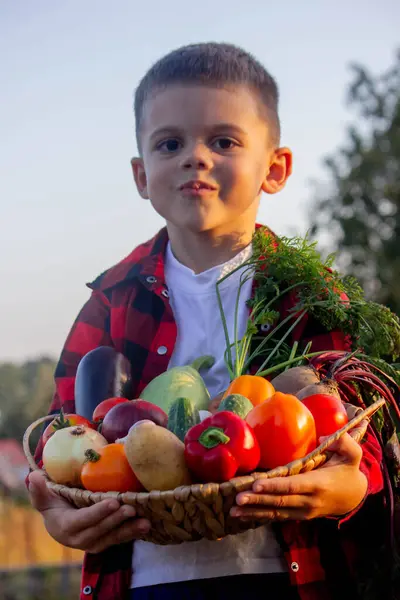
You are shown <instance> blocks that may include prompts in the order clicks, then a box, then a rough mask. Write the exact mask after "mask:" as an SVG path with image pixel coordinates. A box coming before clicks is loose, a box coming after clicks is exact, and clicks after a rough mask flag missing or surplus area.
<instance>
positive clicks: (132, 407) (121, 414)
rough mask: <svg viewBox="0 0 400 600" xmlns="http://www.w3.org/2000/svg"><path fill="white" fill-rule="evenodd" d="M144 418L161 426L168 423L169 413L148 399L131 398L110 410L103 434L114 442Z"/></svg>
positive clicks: (103, 427) (103, 426) (108, 440)
mask: <svg viewBox="0 0 400 600" xmlns="http://www.w3.org/2000/svg"><path fill="white" fill-rule="evenodd" d="M143 419H148V420H149V421H153V423H155V424H156V425H160V426H161V427H166V426H167V424H168V415H167V414H166V413H165V412H164V411H163V410H162V409H161V408H159V407H158V406H156V405H155V404H152V403H151V402H147V400H140V399H139V400H130V401H128V402H123V403H122V404H116V405H115V406H113V407H112V408H111V409H110V410H109V411H108V413H107V414H106V415H105V417H104V420H103V423H102V425H101V434H102V435H103V436H104V437H105V438H106V440H107V442H109V443H110V444H112V443H114V442H115V440H117V439H121V438H123V437H125V436H126V435H127V434H128V431H129V429H130V428H131V427H132V425H134V424H135V423H137V421H142V420H143Z"/></svg>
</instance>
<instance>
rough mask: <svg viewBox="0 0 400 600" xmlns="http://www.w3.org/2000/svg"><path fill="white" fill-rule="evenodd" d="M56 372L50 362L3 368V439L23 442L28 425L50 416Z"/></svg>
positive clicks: (0, 395)
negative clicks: (47, 415)
mask: <svg viewBox="0 0 400 600" xmlns="http://www.w3.org/2000/svg"><path fill="white" fill-rule="evenodd" d="M54 369H55V362H54V361H52V360H51V359H49V358H41V359H38V360H32V361H28V362H25V363H23V364H21V365H16V364H12V363H3V364H0V438H15V439H17V440H19V441H21V440H22V436H23V434H24V432H25V430H26V428H27V427H28V425H30V423H32V422H33V421H34V420H35V419H38V418H39V417H43V416H44V415H46V414H47V413H48V409H49V406H50V401H51V398H52V395H53V390H54V379H53V374H54ZM39 429H40V428H39ZM38 433H39V432H38ZM36 437H37V436H36Z"/></svg>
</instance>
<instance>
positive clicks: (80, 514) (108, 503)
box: [64, 500, 121, 537]
mask: <svg viewBox="0 0 400 600" xmlns="http://www.w3.org/2000/svg"><path fill="white" fill-rule="evenodd" d="M120 506H121V505H120V503H119V502H118V501H117V500H102V501H101V502H98V503H97V504H92V506H88V507H87V508H86V507H85V508H79V509H76V510H74V511H73V512H72V513H70V514H69V515H68V522H67V523H66V524H64V529H65V530H67V531H68V533H69V534H70V535H74V534H78V533H80V532H82V531H84V530H86V529H89V528H90V527H99V525H100V523H101V521H103V519H106V518H107V517H108V516H110V515H112V514H113V513H116V512H117V511H118V510H119V509H120ZM71 508H72V507H71ZM97 537H98V536H97Z"/></svg>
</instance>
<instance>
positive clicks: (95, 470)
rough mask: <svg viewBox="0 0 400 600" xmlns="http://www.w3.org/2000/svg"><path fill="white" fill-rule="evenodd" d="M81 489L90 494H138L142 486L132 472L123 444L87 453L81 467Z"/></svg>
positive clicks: (110, 445)
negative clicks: (85, 460)
mask: <svg viewBox="0 0 400 600" xmlns="http://www.w3.org/2000/svg"><path fill="white" fill-rule="evenodd" d="M81 480H82V483H83V487H85V488H86V489H87V490H90V491H91V492H140V491H142V490H143V486H142V484H141V483H140V481H139V480H138V478H137V477H136V475H135V473H134V472H133V471H132V469H131V467H130V465H129V463H128V459H127V458H126V456H125V450H124V446H123V444H108V445H107V446H104V448H101V449H100V450H99V451H98V452H95V451H94V450H88V451H87V462H85V464H84V465H83V467H82V471H81Z"/></svg>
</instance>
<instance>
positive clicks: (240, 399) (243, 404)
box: [217, 394, 253, 419]
mask: <svg viewBox="0 0 400 600" xmlns="http://www.w3.org/2000/svg"><path fill="white" fill-rule="evenodd" d="M252 408H253V405H252V403H251V402H250V400H249V399H248V398H246V396H242V394H230V395H229V396H226V398H224V399H223V400H222V402H221V404H220V405H219V407H218V410H217V412H221V411H222V410H228V411H229V412H233V413H235V415H238V416H239V417H241V418H242V419H245V418H246V417H247V415H248V414H249V412H250V411H251V409H252Z"/></svg>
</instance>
